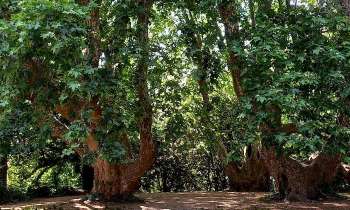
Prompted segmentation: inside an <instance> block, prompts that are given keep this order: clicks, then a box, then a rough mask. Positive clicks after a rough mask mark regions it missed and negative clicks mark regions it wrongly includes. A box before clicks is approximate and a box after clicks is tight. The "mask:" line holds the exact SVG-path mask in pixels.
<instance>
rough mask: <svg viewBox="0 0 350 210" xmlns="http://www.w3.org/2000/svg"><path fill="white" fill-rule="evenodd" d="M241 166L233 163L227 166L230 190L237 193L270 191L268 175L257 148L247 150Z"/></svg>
mask: <svg viewBox="0 0 350 210" xmlns="http://www.w3.org/2000/svg"><path fill="white" fill-rule="evenodd" d="M250 147H251V146H249V148H250ZM248 150H250V152H248V153H247V154H246V156H245V157H246V160H245V161H244V162H243V163H242V166H238V165H237V164H236V163H234V162H230V163H228V164H227V166H226V168H225V170H226V174H228V178H229V185H230V190H232V191H238V192H244V191H245V192H267V191H269V189H270V175H269V172H268V170H267V168H266V166H265V164H264V162H263V161H262V159H261V155H260V151H259V149H257V148H254V149H252V148H250V149H248Z"/></svg>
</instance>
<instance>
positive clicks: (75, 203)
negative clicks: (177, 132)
mask: <svg viewBox="0 0 350 210" xmlns="http://www.w3.org/2000/svg"><path fill="white" fill-rule="evenodd" d="M265 195H267V194H266V193H251V192H249V193H248V192H245V193H242V192H239V193H238V192H189V193H149V194H146V193H141V194H136V196H138V197H139V198H142V199H144V202H142V203H111V202H108V203H101V202H90V201H82V200H81V199H80V197H77V196H75V197H58V198H45V199H35V200H33V201H32V202H27V203H21V204H13V205H6V206H2V208H1V209H13V208H15V209H87V210H88V209H116V210H122V209H132V210H166V209H171V210H172V209H174V210H187V209H188V210H190V209H202V210H204V209H253V210H257V209H269V210H270V209H271V210H273V209H276V210H277V209H308V210H309V209H310V210H314V209H315V210H316V209H317V210H319V209H344V210H345V209H346V210H348V209H350V200H349V199H348V200H333V201H332V200H325V201H319V202H308V203H302V202H296V203H288V202H263V201H261V198H262V197H264V196H265Z"/></svg>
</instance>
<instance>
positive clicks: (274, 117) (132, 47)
mask: <svg viewBox="0 0 350 210" xmlns="http://www.w3.org/2000/svg"><path fill="white" fill-rule="evenodd" d="M292 3H293V4H292ZM342 6H344V5H343V4H342V2H337V1H325V2H323V1H322V2H321V1H320V2H316V1H311V0H308V1H306V0H305V1H302V0H300V1H291V2H288V1H286V2H284V1H269V0H266V1H261V0H258V1H255V0H247V1H246V0H242V1H241V0H239V1H227V0H205V1H196V0H177V1H167V0H154V1H148V0H147V1H141V0H138V1H133V0H117V1H115V0H91V1H88V0H76V1H74V0H54V1H53V0H2V1H1V2H0V9H1V11H0V81H1V83H0V164H3V165H4V166H5V165H6V164H7V165H8V166H9V171H8V174H9V176H8V178H9V181H8V184H9V188H8V189H7V190H17V191H21V192H22V193H24V194H27V195H30V194H29V192H32V195H33V196H37V195H42V194H47V193H49V194H52V195H54V194H60V193H62V191H67V190H72V191H73V189H77V188H80V187H81V185H82V182H84V180H81V176H84V175H83V171H84V170H83V168H84V167H86V166H92V167H94V168H95V175H96V171H98V170H100V169H101V168H105V167H111V170H115V171H123V169H125V170H124V171H128V170H127V169H126V168H128V167H131V166H134V165H133V164H135V165H136V163H139V162H140V166H138V168H137V167H136V166H135V168H137V169H140V168H141V169H144V170H143V171H142V173H140V174H138V176H142V175H143V173H144V171H147V170H148V167H145V168H142V163H141V162H142V161H146V162H147V160H148V157H146V155H145V153H147V152H145V151H143V149H145V148H152V147H153V145H154V148H155V154H154V156H155V163H154V164H153V168H151V169H150V170H148V172H147V173H146V175H145V176H143V178H142V181H141V185H142V187H141V189H142V190H144V191H148V192H157V191H164V192H172V191H173V192H178V191H200V190H207V191H212V190H215V191H220V190H227V189H229V188H231V190H238V189H234V187H233V186H234V185H232V180H231V178H230V176H229V173H228V170H229V167H228V166H233V167H236V168H238V169H241V168H244V167H245V165H248V166H247V167H248V169H249V167H250V166H249V161H250V160H253V159H252V158H251V157H252V154H253V153H254V154H257V157H258V159H261V161H265V163H266V161H267V160H268V161H275V162H270V163H271V165H273V164H276V165H278V164H282V163H286V165H288V164H291V165H293V167H294V168H296V167H298V166H299V165H297V164H295V163H294V161H296V162H298V163H300V164H310V163H311V162H312V161H313V160H315V162H316V161H317V158H316V157H317V156H320V157H321V156H322V157H323V155H327V157H328V156H330V157H334V158H333V159H334V163H333V162H332V164H333V165H334V167H335V169H336V170H334V171H333V172H335V171H337V170H338V169H339V168H340V167H341V166H342V164H350V151H349V148H350V120H349V117H350V107H349V106H350V83H349V81H350V63H349V61H350V53H349V52H350V24H349V23H350V22H349V21H350V19H349V17H348V16H346V8H345V11H344V7H342ZM148 18H149V19H148ZM150 127H152V136H151V138H150V139H148V138H149V137H150V134H149V133H147V132H148V131H149V130H148V129H150ZM144 139H146V140H144ZM147 144H148V147H147ZM145 145H146V146H145ZM149 145H151V146H149ZM252 148H253V149H252ZM146 150H147V149H146ZM150 150H151V149H148V152H150V153H151V151H150ZM252 150H254V151H253V152H252ZM271 151H273V152H272V153H273V155H272V156H269V155H271V154H272V153H271ZM143 155H145V157H143ZM274 158H275V159H276V160H275V159H274ZM330 159H331V158H330ZM333 159H332V161H333ZM338 159H339V160H338ZM138 160H139V162H138ZM327 160H328V159H327ZM253 161H254V160H253ZM278 161H281V162H278ZM283 161H285V162H283ZM148 162H149V164H152V163H151V162H152V160H149V161H148ZM103 164H105V165H104V167H102V165H103ZM147 164H148V163H147ZM282 165H283V164H282ZM310 165H313V164H310ZM314 165H317V163H315V164H314ZM2 167H3V166H1V165H0V170H1V169H2ZM288 167H289V166H286V167H285V170H286V171H276V169H275V168H273V167H270V168H269V167H267V169H266V170H268V171H269V176H268V179H269V180H270V178H271V180H272V182H271V183H268V185H269V187H270V189H271V190H275V191H278V192H280V193H282V194H283V193H285V192H284V189H282V188H283V187H284V185H287V184H292V181H290V182H289V183H288V182H286V183H287V184H286V183H283V182H285V181H284V179H285V177H286V179H290V180H292V178H290V177H293V176H294V175H293V174H292V173H291V172H290V171H289V169H288ZM3 168H5V167H3ZM141 169H140V170H141ZM238 169H235V170H238ZM249 170H253V169H251V168H250V169H249ZM330 170H333V169H330ZM319 171H320V172H319V173H321V170H319ZM295 172H296V173H298V170H296V171H295ZM333 172H332V173H333ZM99 173H100V172H99ZM101 173H102V172H101ZM111 173H112V172H111ZM122 173H123V172H120V173H119V172H118V174H122ZM125 173H127V172H125ZM305 173H306V172H305ZM322 173H323V172H322ZM342 173H346V171H345V172H344V171H342ZM324 174H327V175H324V177H326V176H327V177H328V175H329V173H328V172H324ZM0 175H1V173H0ZM315 175H316V176H317V174H311V172H310V174H305V176H315ZM342 175H344V174H342ZM125 176H127V175H125ZM303 176H304V175H303ZM329 176H330V177H333V175H332V176H331V175H329ZM344 176H345V177H346V176H349V175H346V174H345V175H344ZM121 177H123V176H122V175H121ZM95 178H96V176H95ZM138 178H139V177H138ZM2 179H3V177H1V176H0V184H1V181H2ZM101 179H103V178H101ZM340 179H343V177H341V178H340ZM120 180H123V178H120ZM293 180H294V179H293ZM85 181H86V180H85ZM92 181H93V180H91V182H92ZM322 181H324V180H322ZM327 181H328V180H327ZM333 181H334V180H333V179H332V180H331V183H333ZM338 181H339V180H338ZM115 182H116V181H115ZM274 182H276V183H277V184H275V185H273V183H274ZM297 182H301V181H300V180H298V181H297ZM113 183H114V182H113ZM118 183H119V181H118ZM120 183H124V182H123V181H120ZM327 183H328V182H327ZM327 183H326V181H324V182H322V183H320V184H319V185H317V187H319V186H323V185H325V184H327ZM340 183H341V184H342V185H343V186H345V185H346V182H343V181H340ZM344 183H345V184H344ZM308 184H309V183H308ZM338 184H339V183H338ZM242 186H244V184H243V185H242ZM2 187H3V186H0V190H2V192H5V190H6V189H2ZM338 187H339V186H338ZM5 188H6V187H5ZM95 188H97V187H96V186H95ZM311 188H312V190H310V191H308V192H306V194H305V195H306V197H308V198H313V196H314V194H313V195H312V196H309V194H312V193H313V192H314V188H313V187H310V189H311ZM239 190H241V189H239ZM247 190H248V189H247ZM288 190H289V191H288ZM288 190H285V191H286V194H288V193H289V192H291V191H292V192H294V191H293V190H290V189H288ZM47 191H48V192H47ZM95 191H96V189H95ZM102 191H103V190H102ZM282 191H283V192H282ZM311 191H312V193H310V192H311ZM36 193H37V194H36ZM99 193H101V192H99ZM119 193H120V194H123V192H122V191H121V192H119ZM127 193H130V192H127ZM0 195H1V193H0ZM294 197H295V196H294V195H293V198H294ZM298 198H299V197H298Z"/></svg>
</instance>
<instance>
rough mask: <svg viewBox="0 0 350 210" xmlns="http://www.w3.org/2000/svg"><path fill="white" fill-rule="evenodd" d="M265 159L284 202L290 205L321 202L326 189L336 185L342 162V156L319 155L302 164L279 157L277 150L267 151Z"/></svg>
mask: <svg viewBox="0 0 350 210" xmlns="http://www.w3.org/2000/svg"><path fill="white" fill-rule="evenodd" d="M263 159H264V161H265V164H266V166H267V167H268V169H269V171H270V173H271V175H272V177H273V178H274V179H275V187H276V189H277V191H278V192H279V194H280V195H281V198H285V199H287V200H291V201H305V200H309V199H318V198H320V197H322V196H323V195H324V193H323V192H322V189H323V187H325V186H328V185H330V184H332V182H333V181H334V179H335V177H336V175H337V172H338V169H339V166H340V161H341V158H340V156H339V155H326V154H319V155H318V156H317V157H316V158H314V159H312V160H311V161H309V162H307V163H301V162H299V161H297V160H295V159H292V158H290V157H286V156H284V155H279V156H278V155H277V154H276V151H275V149H273V148H270V149H265V150H264V151H263Z"/></svg>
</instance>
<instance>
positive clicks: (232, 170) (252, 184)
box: [218, 1, 270, 191]
mask: <svg viewBox="0 0 350 210" xmlns="http://www.w3.org/2000/svg"><path fill="white" fill-rule="evenodd" d="M251 6H252V5H251ZM218 9H219V13H220V16H221V20H222V22H223V24H224V27H225V38H226V42H227V51H228V58H227V64H228V67H229V70H230V72H231V77H232V83H233V88H234V91H235V94H236V97H237V98H238V99H240V98H241V97H243V96H244V89H243V87H242V84H241V71H240V61H239V57H238V55H237V53H236V52H235V51H234V50H233V48H232V47H231V46H230V44H232V43H233V42H236V41H239V40H240V39H239V38H240V37H239V36H240V34H239V26H238V21H239V14H238V12H237V8H236V3H235V2H234V1H231V2H230V1H224V2H223V3H222V4H220V5H219V8H218ZM253 16H254V14H253ZM254 20H255V18H254V17H253V18H252V23H253V26H254V24H255V21H254ZM220 153H222V154H225V152H224V148H223V146H221V152H220ZM226 153H227V152H226ZM225 171H226V174H228V177H229V180H230V188H231V190H235V191H268V190H269V188H270V184H269V180H270V175H269V172H268V170H267V168H266V167H265V164H264V162H263V161H262V159H261V155H260V149H259V147H256V146H255V145H248V152H247V154H246V157H245V161H244V162H243V163H242V166H238V165H237V164H236V163H234V162H231V163H228V165H227V166H226V168H225Z"/></svg>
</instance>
